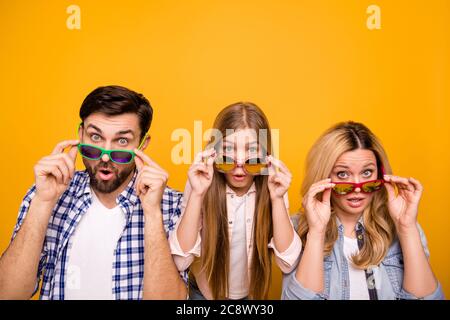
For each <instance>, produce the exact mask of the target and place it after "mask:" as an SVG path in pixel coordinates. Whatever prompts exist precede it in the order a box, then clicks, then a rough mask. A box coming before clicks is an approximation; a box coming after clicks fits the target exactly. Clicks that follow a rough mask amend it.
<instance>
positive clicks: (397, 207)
mask: <svg viewBox="0 0 450 320" xmlns="http://www.w3.org/2000/svg"><path fill="white" fill-rule="evenodd" d="M384 180H385V182H386V183H385V187H386V190H387V194H388V209H389V213H390V215H391V217H392V220H394V224H395V227H396V229H397V232H402V231H403V230H407V229H410V228H416V223H417V213H418V209H419V202H420V198H421V197H422V192H423V187H422V185H421V184H420V182H419V181H417V180H416V179H414V178H409V179H407V178H402V177H397V176H392V175H385V176H384ZM394 186H396V187H397V189H398V194H397V195H396V192H395V187H394Z"/></svg>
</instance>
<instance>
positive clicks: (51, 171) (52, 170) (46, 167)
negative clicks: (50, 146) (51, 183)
mask: <svg viewBox="0 0 450 320" xmlns="http://www.w3.org/2000/svg"><path fill="white" fill-rule="evenodd" d="M39 166H40V168H39V171H40V172H41V173H43V174H44V175H45V176H49V175H52V176H53V177H54V178H55V180H56V182H57V183H58V184H62V179H63V174H62V173H61V171H59V168H58V167H57V166H55V165H53V164H46V163H39Z"/></svg>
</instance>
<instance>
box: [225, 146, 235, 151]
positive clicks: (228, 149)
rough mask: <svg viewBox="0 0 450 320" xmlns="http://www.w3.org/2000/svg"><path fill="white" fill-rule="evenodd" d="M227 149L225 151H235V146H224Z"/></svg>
mask: <svg viewBox="0 0 450 320" xmlns="http://www.w3.org/2000/svg"><path fill="white" fill-rule="evenodd" d="M223 149H224V150H225V152H231V151H233V147H232V146H225V148H223Z"/></svg>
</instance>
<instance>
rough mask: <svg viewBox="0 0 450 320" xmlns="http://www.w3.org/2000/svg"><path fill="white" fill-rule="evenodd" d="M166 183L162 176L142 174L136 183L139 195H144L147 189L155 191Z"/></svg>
mask: <svg viewBox="0 0 450 320" xmlns="http://www.w3.org/2000/svg"><path fill="white" fill-rule="evenodd" d="M166 183H167V179H166V178H165V177H164V176H162V175H155V174H151V173H144V174H142V176H141V177H140V178H139V181H138V182H137V189H138V192H139V193H142V194H145V193H146V192H147V191H148V190H149V189H150V190H152V191H153V190H156V189H158V188H160V187H161V186H164V185H165V184H166Z"/></svg>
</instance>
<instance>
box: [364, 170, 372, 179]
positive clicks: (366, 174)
mask: <svg viewBox="0 0 450 320" xmlns="http://www.w3.org/2000/svg"><path fill="white" fill-rule="evenodd" d="M372 173H373V171H372V170H366V171H364V172H363V177H364V178H369V177H370V176H372Z"/></svg>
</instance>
